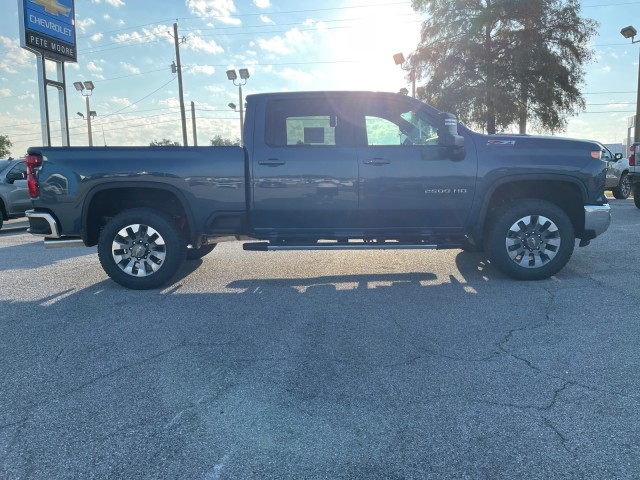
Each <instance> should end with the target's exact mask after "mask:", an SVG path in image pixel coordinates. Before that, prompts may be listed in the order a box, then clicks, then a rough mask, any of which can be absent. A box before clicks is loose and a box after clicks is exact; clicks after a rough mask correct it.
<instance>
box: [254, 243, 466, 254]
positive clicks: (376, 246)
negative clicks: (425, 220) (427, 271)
mask: <svg viewBox="0 0 640 480" xmlns="http://www.w3.org/2000/svg"><path fill="white" fill-rule="evenodd" d="M460 247H461V245H460V244H459V243H447V244H438V245H429V244H426V243H397V242H385V243H375V242H348V243H337V242H319V243H311V244H306V245H301V244H285V243H283V244H279V245H275V244H272V243H269V242H252V243H245V244H243V245H242V248H243V249H244V250H248V251H250V252H267V251H272V250H445V249H450V248H460Z"/></svg>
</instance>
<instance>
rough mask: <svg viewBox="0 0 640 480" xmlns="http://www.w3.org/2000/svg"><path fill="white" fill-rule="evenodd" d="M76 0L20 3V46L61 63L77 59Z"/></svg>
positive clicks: (21, 1)
mask: <svg viewBox="0 0 640 480" xmlns="http://www.w3.org/2000/svg"><path fill="white" fill-rule="evenodd" d="M73 1H74V0H18V4H19V6H20V46H22V47H23V48H26V49H27V50H31V51H32V52H35V53H38V54H40V55H42V56H43V57H45V58H49V59H52V60H56V61H59V62H65V61H71V62H75V61H76V60H77V50H76V27H75V10H74V5H73Z"/></svg>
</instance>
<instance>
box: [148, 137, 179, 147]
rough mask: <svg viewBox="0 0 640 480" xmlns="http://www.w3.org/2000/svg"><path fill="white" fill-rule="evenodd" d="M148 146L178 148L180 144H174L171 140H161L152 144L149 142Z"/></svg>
mask: <svg viewBox="0 0 640 480" xmlns="http://www.w3.org/2000/svg"><path fill="white" fill-rule="evenodd" d="M149 146H151V147H179V146H180V143H179V142H174V141H172V140H169V139H168V138H163V139H162V140H160V141H158V140H154V141H153V142H151V143H150V144H149Z"/></svg>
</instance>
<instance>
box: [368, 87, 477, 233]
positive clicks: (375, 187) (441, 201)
mask: <svg viewBox="0 0 640 480" xmlns="http://www.w3.org/2000/svg"><path fill="white" fill-rule="evenodd" d="M361 108H362V117H363V119H362V134H361V136H360V142H359V143H360V144H361V145H362V146H361V147H360V148H359V149H358V159H359V164H360V176H359V185H360V209H361V219H362V222H363V223H364V225H363V226H364V227H366V228H385V229H386V228H390V227H391V228H394V229H409V230H410V229H420V230H424V229H432V228H435V229H440V228H442V229H451V228H454V229H455V228H459V227H463V226H464V224H465V220H466V219H467V216H468V214H469V211H470V210H471V206H472V202H473V196H474V191H475V184H476V172H477V165H476V156H475V154H474V152H472V151H469V149H467V150H468V151H467V153H466V154H465V156H464V157H463V158H460V157H456V156H454V155H452V154H451V153H452V149H451V148H450V147H446V146H441V145H439V144H438V119H437V118H436V117H431V116H430V115H429V114H428V112H426V110H425V109H423V108H422V106H421V104H419V103H417V102H414V101H410V99H407V98H404V97H401V96H397V97H379V98H375V97H374V98H373V99H372V100H370V101H368V102H366V103H363V104H362V105H361Z"/></svg>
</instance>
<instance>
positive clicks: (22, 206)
mask: <svg viewBox="0 0 640 480" xmlns="http://www.w3.org/2000/svg"><path fill="white" fill-rule="evenodd" d="M30 208H31V198H29V191H28V189H27V165H26V164H25V161H24V158H20V159H17V160H13V159H9V160H0V228H2V223H3V222H4V221H5V220H9V219H10V218H17V217H24V212H25V211H26V210H29V209H30Z"/></svg>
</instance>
